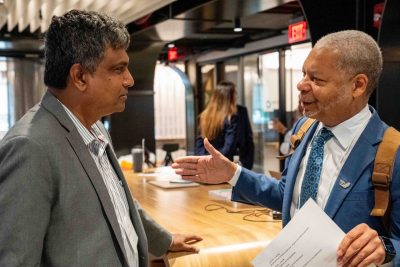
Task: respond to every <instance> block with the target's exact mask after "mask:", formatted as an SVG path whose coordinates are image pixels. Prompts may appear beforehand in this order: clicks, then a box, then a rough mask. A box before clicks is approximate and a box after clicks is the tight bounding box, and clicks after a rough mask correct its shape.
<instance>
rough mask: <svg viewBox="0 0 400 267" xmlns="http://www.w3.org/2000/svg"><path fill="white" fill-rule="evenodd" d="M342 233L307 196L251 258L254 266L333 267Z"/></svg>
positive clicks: (343, 234)
mask: <svg viewBox="0 0 400 267" xmlns="http://www.w3.org/2000/svg"><path fill="white" fill-rule="evenodd" d="M344 236H345V233H344V232H343V231H342V230H341V229H340V228H339V226H337V225H336V224H335V223H334V222H333V221H332V219H331V218H329V217H328V215H326V214H325V212H324V211H323V210H322V209H321V208H320V207H319V206H318V205H317V204H316V203H315V202H314V200H312V199H309V200H308V201H307V202H306V203H305V204H304V206H303V207H302V208H301V209H300V210H299V211H298V212H297V213H296V215H295V216H294V217H293V219H292V220H291V221H290V222H289V223H288V224H287V225H286V226H285V227H284V228H283V229H282V231H281V232H280V233H279V235H278V236H277V237H276V238H275V239H274V240H273V241H272V242H271V243H270V244H269V245H268V246H267V247H266V248H265V250H263V251H262V252H261V253H260V254H259V255H257V257H256V258H255V259H254V260H253V262H252V263H253V265H254V266H255V267H265V266H271V267H284V266H293V267H297V266H302V267H303V266H304V267H306V266H309V267H314V266H324V267H330V266H332V267H336V250H337V248H338V246H339V244H340V242H341V241H342V239H343V237H344Z"/></svg>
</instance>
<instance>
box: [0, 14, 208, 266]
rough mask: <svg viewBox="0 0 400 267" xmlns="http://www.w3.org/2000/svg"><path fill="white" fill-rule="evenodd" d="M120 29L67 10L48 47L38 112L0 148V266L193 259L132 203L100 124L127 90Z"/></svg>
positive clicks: (182, 241) (181, 240)
mask: <svg viewBox="0 0 400 267" xmlns="http://www.w3.org/2000/svg"><path fill="white" fill-rule="evenodd" d="M129 39H130V36H129V34H128V32H127V30H126V28H125V26H124V25H123V24H122V23H121V22H119V21H117V20H115V19H113V18H111V17H108V16H106V15H102V14H98V13H96V12H84V11H77V10H72V11H70V12H68V13H66V14H65V15H63V16H61V17H53V19H52V22H51V24H50V26H49V29H48V31H47V34H46V38H45V58H46V63H45V75H44V76H45V77H44V80H45V84H46V85H47V86H48V91H47V93H46V95H45V96H44V97H43V99H42V102H41V103H40V104H38V105H36V106H35V107H34V108H32V109H31V110H30V111H28V112H27V114H25V116H24V117H23V118H22V119H21V120H20V121H18V122H17V123H16V124H15V126H14V127H13V128H12V129H11V130H10V131H9V132H8V134H7V135H6V136H5V137H4V139H3V140H2V141H1V143H0V266H7V267H8V266H129V267H134V266H148V251H150V253H152V254H154V255H155V256H160V255H162V254H164V253H166V252H167V251H168V250H173V251H192V252H196V251H197V249H196V248H195V247H193V246H191V245H189V244H188V243H187V242H193V241H198V240H201V238H200V237H198V236H195V235H192V236H189V235H180V234H170V233H169V232H167V231H166V230H164V229H163V228H161V227H160V226H159V225H158V224H157V223H156V222H154V221H153V220H152V219H151V218H149V217H148V216H147V215H146V213H145V212H144V211H143V210H142V209H141V208H140V206H139V204H138V203H137V202H136V201H135V200H134V199H133V198H132V197H131V194H130V192H129V189H128V185H127V183H126V181H125V179H124V176H123V174H122V172H121V169H120V168H119V166H118V162H117V160H116V157H115V154H114V151H113V149H112V146H111V142H110V138H109V136H108V134H107V131H106V130H105V129H104V127H103V125H102V124H101V123H100V122H99V119H100V118H101V117H103V116H106V115H109V114H111V113H113V112H121V111H123V110H124V108H125V100H126V98H127V93H128V88H129V87H131V86H132V85H133V83H134V81H133V78H132V76H131V74H130V73H129V70H128V62H129V58H128V55H127V53H126V49H127V48H128V46H129Z"/></svg>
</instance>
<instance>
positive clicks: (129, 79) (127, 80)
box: [124, 70, 135, 87]
mask: <svg viewBox="0 0 400 267" xmlns="http://www.w3.org/2000/svg"><path fill="white" fill-rule="evenodd" d="M134 84H135V80H134V79H133V77H132V74H131V73H130V71H129V70H127V74H126V75H125V77H124V86H125V87H132V86H133V85H134Z"/></svg>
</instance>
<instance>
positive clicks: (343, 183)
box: [339, 179, 351, 189]
mask: <svg viewBox="0 0 400 267" xmlns="http://www.w3.org/2000/svg"><path fill="white" fill-rule="evenodd" d="M339 185H340V186H341V187H343V188H344V189H347V188H348V187H349V186H350V185H351V184H350V182H346V181H345V180H343V179H340V180H339Z"/></svg>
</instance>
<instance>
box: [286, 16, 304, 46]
mask: <svg viewBox="0 0 400 267" xmlns="http://www.w3.org/2000/svg"><path fill="white" fill-rule="evenodd" d="M288 37H289V43H295V42H300V41H304V40H305V39H307V23H306V22H305V21H300V22H297V23H294V24H290V25H289V31H288Z"/></svg>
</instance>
